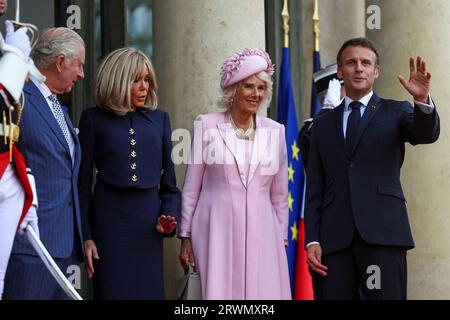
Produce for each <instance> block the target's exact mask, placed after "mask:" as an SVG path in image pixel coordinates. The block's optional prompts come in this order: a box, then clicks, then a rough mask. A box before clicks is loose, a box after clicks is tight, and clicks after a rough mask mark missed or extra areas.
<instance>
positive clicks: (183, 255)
mask: <svg viewBox="0 0 450 320" xmlns="http://www.w3.org/2000/svg"><path fill="white" fill-rule="evenodd" d="M180 263H181V266H182V267H183V268H184V269H187V268H189V264H190V265H191V266H193V267H194V266H195V258H194V252H193V251H192V243H191V239H190V238H183V239H181V248H180Z"/></svg>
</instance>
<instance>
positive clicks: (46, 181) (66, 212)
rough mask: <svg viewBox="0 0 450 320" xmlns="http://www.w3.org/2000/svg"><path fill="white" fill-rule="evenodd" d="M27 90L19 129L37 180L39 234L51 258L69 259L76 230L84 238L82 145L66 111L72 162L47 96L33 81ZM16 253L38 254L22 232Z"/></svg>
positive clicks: (26, 86) (29, 83)
mask: <svg viewBox="0 0 450 320" xmlns="http://www.w3.org/2000/svg"><path fill="white" fill-rule="evenodd" d="M24 92H25V105H24V110H23V114H22V120H21V122H20V130H21V139H22V144H23V147H24V155H25V157H26V159H27V164H28V166H29V167H30V168H31V170H32V171H33V174H34V177H35V180H36V189H37V195H38V201H39V207H38V210H37V215H38V218H39V221H38V225H39V233H40V237H41V240H42V242H43V243H44V245H45V246H46V248H47V250H48V251H49V253H50V255H51V256H52V257H54V258H68V257H69V256H70V255H71V253H72V248H73V241H74V230H77V232H78V233H79V235H80V239H81V240H82V239H83V238H82V234H81V228H80V226H81V219H80V207H79V201H78V189H77V180H78V173H79V168H80V161H81V150H80V144H79V141H78V138H77V135H76V133H75V130H74V128H73V126H72V123H71V121H70V119H69V117H68V115H67V113H64V116H65V118H66V122H67V126H68V128H69V130H70V133H71V134H72V137H73V141H74V143H75V150H74V162H73V165H72V158H71V156H70V150H69V145H68V144H67V142H66V140H65V138H64V135H63V133H62V130H61V128H60V127H59V125H58V123H57V121H56V119H55V117H54V115H53V113H52V111H51V110H50V108H49V106H48V104H47V102H46V100H45V98H44V96H43V95H42V94H41V92H40V91H39V89H38V88H37V87H36V86H35V85H34V84H33V82H32V81H29V82H28V83H27V84H25V87H24ZM75 222H76V226H77V227H78V228H76V229H75V228H74V223H75ZM81 242H83V241H81ZM82 248H83V246H82ZM13 253H23V254H31V255H36V254H35V251H34V249H33V248H32V247H31V246H30V244H29V242H28V239H27V237H24V236H20V235H17V236H16V239H15V242H14V247H13Z"/></svg>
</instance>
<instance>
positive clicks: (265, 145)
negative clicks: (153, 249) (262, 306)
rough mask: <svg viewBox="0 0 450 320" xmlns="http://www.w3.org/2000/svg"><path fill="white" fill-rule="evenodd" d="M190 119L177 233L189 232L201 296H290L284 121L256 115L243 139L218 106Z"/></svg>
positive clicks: (184, 235) (228, 297)
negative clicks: (190, 139)
mask: <svg viewBox="0 0 450 320" xmlns="http://www.w3.org/2000/svg"><path fill="white" fill-rule="evenodd" d="M196 121H199V122H197V127H199V128H200V129H199V130H194V131H195V133H194V135H195V137H194V147H193V150H196V152H197V154H196V155H194V153H195V152H192V153H191V161H194V160H195V159H194V158H195V157H197V159H196V160H197V161H195V163H191V164H189V165H188V168H187V172H186V178H185V185H184V188H183V193H182V219H181V225H180V230H179V234H178V236H179V237H191V239H192V246H193V251H194V256H195V260H196V265H197V268H198V271H199V272H200V278H201V284H202V295H203V299H236V300H241V299H274V300H278V299H291V291H290V285H289V274H288V266H287V258H286V251H285V248H284V240H285V239H287V231H288V230H287V229H288V212H289V211H288V204H287V197H288V189H287V187H288V176H287V159H286V144H285V138H284V127H283V126H282V125H280V124H278V123H277V122H275V121H273V120H270V119H268V118H263V117H259V116H257V117H256V135H255V140H254V142H251V141H245V140H239V139H237V138H236V135H235V134H234V130H233V128H232V126H231V123H230V122H229V118H228V115H227V114H226V113H213V114H208V115H202V116H199V117H198V118H197V120H196ZM194 127H195V126H194ZM198 135H200V136H202V137H203V139H202V137H200V139H202V140H203V142H202V140H200V144H201V145H200V148H197V149H196V147H195V141H196V140H198ZM211 137H213V138H211ZM205 140H206V141H205ZM212 145H214V148H211V146H212ZM199 150H200V157H199V154H198V151H199ZM213 150H214V151H213ZM220 158H222V159H223V160H224V161H222V163H220Z"/></svg>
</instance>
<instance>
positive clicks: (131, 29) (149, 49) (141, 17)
mask: <svg viewBox="0 0 450 320" xmlns="http://www.w3.org/2000/svg"><path fill="white" fill-rule="evenodd" d="M126 4H127V40H126V44H127V46H130V47H134V48H136V49H139V50H141V51H143V52H145V54H146V55H147V56H148V57H150V58H151V57H152V53H153V44H152V41H153V32H152V0H127V1H126Z"/></svg>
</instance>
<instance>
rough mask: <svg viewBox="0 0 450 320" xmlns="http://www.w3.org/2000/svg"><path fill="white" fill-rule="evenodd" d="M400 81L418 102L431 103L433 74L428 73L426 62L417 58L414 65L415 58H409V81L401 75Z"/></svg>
mask: <svg viewBox="0 0 450 320" xmlns="http://www.w3.org/2000/svg"><path fill="white" fill-rule="evenodd" d="M398 79H399V80H400V83H401V84H402V85H403V87H404V88H405V89H406V90H407V91H408V92H409V93H410V94H411V95H412V96H413V97H414V99H415V100H416V101H418V102H423V103H425V104H428V103H429V101H428V95H429V94H430V82H431V74H430V73H429V72H427V69H426V63H425V60H422V58H421V57H417V59H416V64H414V58H412V57H411V58H409V81H406V79H405V78H404V77H403V76H402V75H399V76H398Z"/></svg>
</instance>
